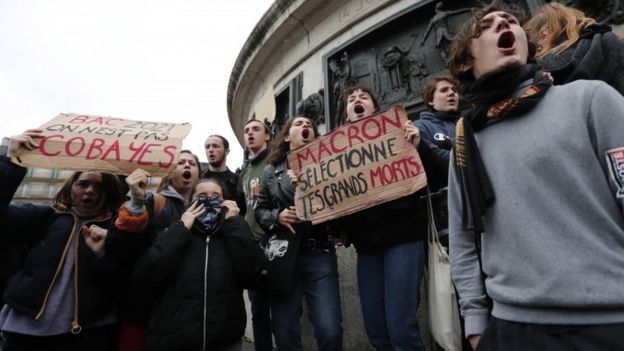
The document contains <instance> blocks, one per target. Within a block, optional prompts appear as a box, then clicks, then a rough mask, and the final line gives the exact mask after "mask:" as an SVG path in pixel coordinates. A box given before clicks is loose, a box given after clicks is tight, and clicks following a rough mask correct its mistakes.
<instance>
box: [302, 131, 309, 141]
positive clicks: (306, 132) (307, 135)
mask: <svg viewBox="0 0 624 351" xmlns="http://www.w3.org/2000/svg"><path fill="white" fill-rule="evenodd" d="M301 136H302V137H303V139H304V140H308V137H309V136H310V130H309V129H304V130H303V131H302V132H301Z"/></svg>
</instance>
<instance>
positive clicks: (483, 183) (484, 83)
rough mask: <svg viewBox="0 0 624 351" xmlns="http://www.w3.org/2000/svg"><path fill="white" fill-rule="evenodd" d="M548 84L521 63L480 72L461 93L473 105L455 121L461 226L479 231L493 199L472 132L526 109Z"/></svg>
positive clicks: (546, 77) (549, 81) (548, 79)
mask: <svg viewBox="0 0 624 351" xmlns="http://www.w3.org/2000/svg"><path fill="white" fill-rule="evenodd" d="M527 80H532V81H533V82H532V84H531V85H530V86H529V87H528V88H526V89H525V90H524V91H522V93H521V94H520V96H518V97H511V96H512V94H513V93H514V90H515V89H517V87H518V86H519V85H520V84H521V83H522V82H525V81H527ZM551 86H552V78H551V77H550V76H549V75H548V74H546V73H544V72H542V71H538V70H537V67H536V66H535V65H523V66H520V67H518V68H514V69H510V70H505V71H500V72H492V73H488V74H485V75H483V76H481V77H480V78H479V79H477V80H476V81H475V82H474V83H473V84H472V86H471V87H470V89H469V90H468V92H467V94H466V95H465V96H464V99H465V100H466V101H467V102H468V103H471V104H472V105H473V106H472V108H471V109H470V110H469V111H468V112H467V113H466V115H465V116H464V117H462V118H460V120H459V121H458V123H457V130H456V136H455V138H456V139H455V143H456V144H455V152H454V155H455V170H456V173H457V175H458V179H459V183H460V188H461V199H462V229H463V230H471V231H474V232H476V233H482V232H483V231H484V228H483V221H482V217H483V215H484V214H485V212H486V211H487V208H488V207H489V206H490V205H492V203H494V190H493V189H492V185H491V184H490V179H489V177H488V175H487V171H486V170H485V167H484V165H483V161H482V160H481V155H480V153H479V147H478V145H477V142H476V140H475V138H474V132H478V131H480V130H482V129H484V128H486V127H487V126H489V125H492V124H494V123H496V122H499V121H501V120H503V119H505V118H507V117H514V116H518V115H521V114H523V113H525V112H527V111H529V110H530V109H531V108H533V106H535V104H537V102H539V100H540V99H541V98H542V97H543V96H544V94H545V93H546V91H547V90H548V89H549V88H550V87H551Z"/></svg>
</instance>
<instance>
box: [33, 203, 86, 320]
mask: <svg viewBox="0 0 624 351" xmlns="http://www.w3.org/2000/svg"><path fill="white" fill-rule="evenodd" d="M72 216H73V215H72ZM75 231H76V217H75V216H74V224H73V225H72V231H71V233H70V235H69V238H68V239H67V243H65V248H64V249H63V254H62V255H61V260H60V261H59V264H58V266H57V267H56V272H54V276H53V277H52V281H51V282H50V285H49V286H48V291H47V292H46V294H45V296H44V297H43V304H42V305H41V308H40V309H39V312H38V313H37V315H36V316H35V320H39V319H41V316H43V312H44V311H45V309H46V307H47V306H48V299H49V298H50V293H51V292H52V287H53V286H54V283H56V279H57V278H58V276H59V274H60V273H61V270H62V269H63V263H64V262H65V259H66V258H67V252H68V251H69V247H70V245H71V244H72V239H73V237H74V234H75ZM72 330H73V326H72Z"/></svg>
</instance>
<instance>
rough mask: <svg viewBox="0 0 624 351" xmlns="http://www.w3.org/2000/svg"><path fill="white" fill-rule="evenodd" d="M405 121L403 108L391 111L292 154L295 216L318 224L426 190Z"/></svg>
mask: <svg viewBox="0 0 624 351" xmlns="http://www.w3.org/2000/svg"><path fill="white" fill-rule="evenodd" d="M406 121H407V115H406V113H405V110H404V109H403V107H402V106H394V107H392V108H390V109H389V110H387V111H384V112H382V113H380V114H377V115H375V116H371V117H368V118H365V119H363V120H360V121H358V122H355V123H351V124H348V125H345V126H342V127H340V128H337V129H335V130H334V131H332V132H331V133H330V134H326V135H324V136H322V137H320V138H318V139H316V140H315V141H313V142H311V143H309V144H307V145H305V146H303V147H301V148H299V149H296V150H293V151H291V152H290V153H289V154H288V165H289V167H290V168H291V169H293V170H295V171H296V172H298V174H299V181H298V183H297V190H296V192H295V206H296V208H297V216H298V217H299V218H301V219H304V220H309V221H312V223H315V224H316V223H321V222H324V221H327V220H330V219H334V218H339V217H342V216H345V215H348V214H351V213H355V212H358V211H360V210H363V209H365V208H369V207H372V206H375V205H378V204H381V203H384V202H387V201H390V200H394V199H397V198H400V197H403V196H406V195H409V194H412V193H414V192H416V191H417V190H418V189H421V188H423V187H424V186H426V185H427V177H426V175H425V170H424V168H423V166H422V162H421V160H420V156H419V155H418V152H417V151H416V148H415V147H414V145H412V144H411V143H409V142H408V141H407V140H405V137H404V131H403V125H404V124H405V122H406Z"/></svg>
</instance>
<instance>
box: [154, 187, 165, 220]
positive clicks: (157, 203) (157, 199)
mask: <svg viewBox="0 0 624 351" xmlns="http://www.w3.org/2000/svg"><path fill="white" fill-rule="evenodd" d="M166 201H167V199H165V197H164V196H163V195H161V194H158V193H155V194H154V217H158V215H160V212H162V209H163V208H164V207H165V202H166Z"/></svg>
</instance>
